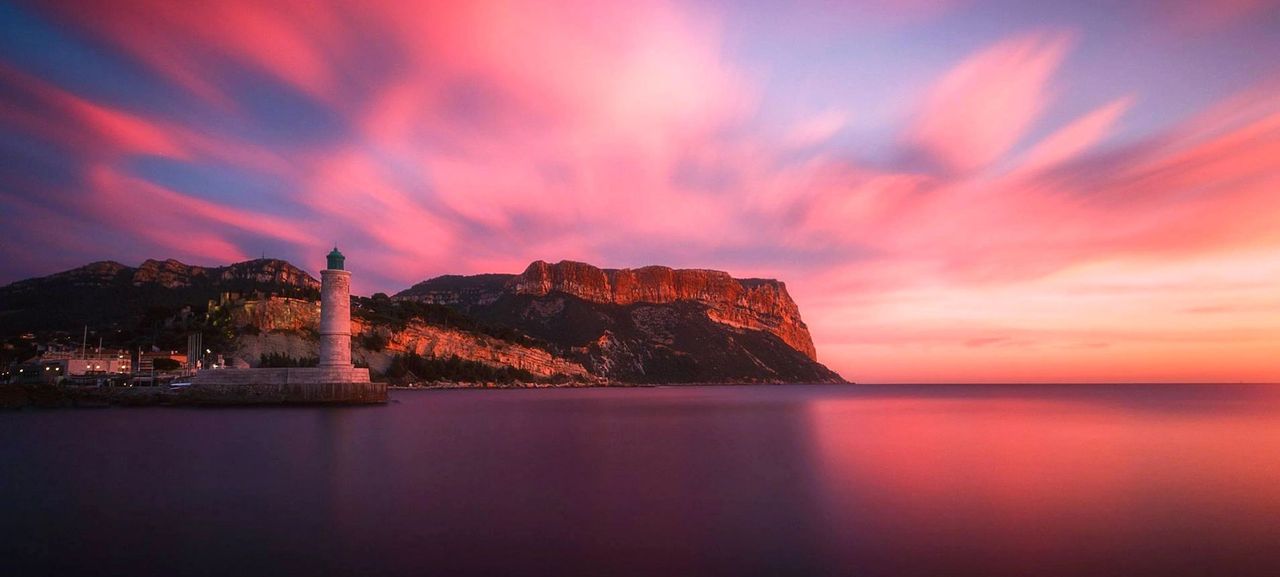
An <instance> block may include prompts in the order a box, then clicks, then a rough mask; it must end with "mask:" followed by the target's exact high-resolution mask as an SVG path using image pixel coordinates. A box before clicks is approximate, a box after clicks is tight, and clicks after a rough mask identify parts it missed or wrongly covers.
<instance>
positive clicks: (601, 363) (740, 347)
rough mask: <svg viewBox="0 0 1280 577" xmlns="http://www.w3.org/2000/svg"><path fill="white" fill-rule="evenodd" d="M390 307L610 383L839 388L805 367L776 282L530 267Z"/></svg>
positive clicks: (421, 286) (410, 296)
mask: <svg viewBox="0 0 1280 577" xmlns="http://www.w3.org/2000/svg"><path fill="white" fill-rule="evenodd" d="M396 298H397V299H400V300H405V301H414V302H423V303H433V304H438V305H446V306H449V307H452V308H455V309H457V310H459V311H461V312H463V313H465V314H466V315H468V316H470V317H472V318H475V319H476V320H478V321H480V322H483V323H487V324H490V325H494V326H502V327H510V328H513V329H515V330H518V331H520V332H521V333H523V334H527V335H530V336H531V337H534V338H537V339H541V340H544V341H547V342H550V343H552V344H554V345H556V346H557V347H559V351H560V352H561V353H562V354H563V355H565V356H566V357H567V358H570V359H573V360H575V361H578V362H580V363H582V364H583V365H584V366H586V367H587V368H588V369H590V370H591V372H592V373H593V374H596V375H600V376H604V377H606V378H610V379H615V380H624V381H640V382H696V381H703V382H725V381H732V382H838V381H841V380H842V379H841V378H840V376H839V375H837V374H835V373H834V372H832V371H830V370H828V369H827V368H826V367H824V366H822V365H821V364H819V363H818V362H817V360H816V359H817V352H816V351H815V349H814V346H813V340H812V338H811V337H810V336H809V330H808V327H807V326H806V325H805V324H804V321H803V320H801V318H800V310H799V307H798V306H797V305H796V303H795V301H793V300H792V299H791V296H790V295H789V294H788V293H787V289H786V285H784V284H783V283H782V282H779V281H776V280H767V279H735V278H733V277H731V276H730V275H729V274H728V273H725V272H721V271H714V270H700V269H691V270H679V269H672V268H668V267H663V266H648V267H643V268H638V269H601V268H597V267H594V266H592V265H589V264H584V263H579V262H572V261H562V262H559V263H555V264H550V263H546V262H543V261H536V262H534V263H532V264H530V265H529V266H528V267H527V268H526V269H525V271H524V272H523V273H521V274H519V275H492V274H491V275H479V276H475V277H459V276H448V277H439V278H436V279H431V280H428V281H425V282H422V283H418V284H417V285H415V286H413V287H412V288H410V289H408V290H405V291H403V292H401V293H399V294H397V295H396Z"/></svg>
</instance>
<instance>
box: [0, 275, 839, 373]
mask: <svg viewBox="0 0 1280 577" xmlns="http://www.w3.org/2000/svg"><path fill="white" fill-rule="evenodd" d="M318 287H319V282H318V281H317V280H316V279H315V278H313V277H312V276H310V275H309V274H307V273H306V272H304V271H302V270H301V269H298V268H296V267H294V266H293V265H291V264H289V263H287V262H285V261H281V260H273V259H260V260H253V261H246V262H242V263H236V264H232V265H228V266H222V267H200V266H193V265H187V264H184V263H181V262H178V261H176V260H147V261H145V262H143V263H142V264H141V265H140V266H138V267H136V268H135V267H128V266H125V265H122V264H120V263H116V262H110V261H104V262H97V263H92V264H90V265H87V266H84V267H80V268H77V269H73V270H69V271H66V272H62V273H58V274H55V275H50V276H47V277H42V278H37V279H29V280H25V281H21V282H17V283H13V284H11V285H9V286H6V287H0V337H4V338H5V339H6V340H5V343H6V344H7V345H9V346H11V348H12V350H11V351H10V352H9V353H4V354H6V355H7V356H3V355H0V356H3V358H0V360H4V359H8V360H20V359H25V358H29V357H30V356H32V355H34V354H35V353H36V350H35V343H37V342H61V343H64V344H65V343H69V342H72V341H73V340H74V339H72V338H71V337H72V336H78V335H79V334H80V331H81V330H83V327H84V326H85V325H89V328H90V336H91V337H92V336H97V337H99V338H102V339H103V340H104V343H105V345H106V346H119V347H123V348H126V349H128V350H136V349H145V348H150V347H157V348H160V349H181V348H183V347H185V346H186V340H187V335H189V334H191V333H200V334H202V335H203V337H204V343H205V346H206V348H210V349H211V350H214V351H215V352H216V353H220V354H223V355H224V357H226V358H225V360H227V361H228V362H230V363H232V364H234V365H237V366H243V365H245V364H250V365H252V364H257V363H259V361H262V360H265V361H267V362H268V363H271V364H277V363H296V362H299V361H300V360H305V359H308V358H314V357H315V356H316V353H317V342H316V328H317V326H318V322H319V304H318V297H319V291H318ZM352 322H353V331H354V332H353V335H352V344H353V348H354V350H353V358H354V359H356V360H357V361H359V362H362V363H365V364H367V365H368V366H369V368H370V369H372V371H373V372H374V374H375V375H376V374H385V375H387V376H388V377H389V378H406V379H408V378H411V377H409V376H408V375H409V374H410V373H412V374H413V375H416V376H418V377H420V378H423V379H425V380H432V379H444V380H457V381H464V382H475V381H499V380H501V381H510V380H521V381H527V380H541V381H547V382H557V383H564V382H587V383H590V382H615V383H699V382H702V383H710V382H810V383H814V382H842V381H843V379H841V377H840V375H838V374H836V373H835V372H833V371H831V370H829V369H827V368H826V367H825V366H823V365H822V364H820V363H818V362H817V360H816V359H817V353H816V351H815V350H814V346H813V341H812V339H811V338H810V336H809V331H808V328H807V327H806V326H805V323H804V321H803V320H802V319H801V317H800V310H799V307H798V306H797V305H796V303H795V301H794V300H792V298H791V296H790V295H789V294H788V293H787V289H786V285H784V284H783V283H782V282H779V281H776V280H769V279H736V278H733V277H732V276H730V275H729V274H728V273H725V272H720V271H713V270H700V269H693V270H678V269H672V268H668V267H661V266H649V267H643V268H638V269H600V268H597V267H594V266H591V265H588V264H584V263H578V262H569V261H563V262H559V263H555V264H550V263H546V262H542V261H537V262H534V263H532V264H530V265H529V266H528V267H527V268H526V269H525V271H524V272H523V273H521V274H518V275H515V274H484V275H476V276H456V275H451V276H444V277H438V278H434V279H431V280H428V281H424V282H421V283H418V284H417V285H414V286H413V287H411V288H409V289H407V290H405V291H402V292H401V293H399V294H397V295H396V296H395V297H394V298H388V297H386V295H382V294H377V295H374V296H373V297H370V298H366V297H358V296H357V297H352ZM28 333H34V334H33V335H28ZM69 335H70V336H69ZM264 355H265V356H266V358H265V359H264V358H263V357H264Z"/></svg>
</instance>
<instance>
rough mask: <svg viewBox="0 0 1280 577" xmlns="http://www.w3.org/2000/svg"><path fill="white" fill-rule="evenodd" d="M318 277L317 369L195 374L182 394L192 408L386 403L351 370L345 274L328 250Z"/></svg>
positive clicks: (382, 389)
mask: <svg viewBox="0 0 1280 577" xmlns="http://www.w3.org/2000/svg"><path fill="white" fill-rule="evenodd" d="M328 259H329V263H328V268H325V269H324V270H322V271H320V366H318V367H259V368H253V369H220V370H214V371H200V372H199V373H197V374H196V376H195V378H194V379H192V383H191V387H190V389H188V390H187V391H186V397H185V398H184V399H183V401H185V402H190V403H194V404H211V405H216V404H227V405H260V404H281V403H288V404H310V403H329V404H354V403H385V402H387V384H386V383H375V382H372V381H371V380H370V379H369V369H367V368H364V367H361V368H356V367H355V366H353V365H352V364H351V273H350V272H347V270H346V266H345V265H346V257H343V256H342V253H341V252H338V247H336V246H335V247H333V252H330V253H329V255H328Z"/></svg>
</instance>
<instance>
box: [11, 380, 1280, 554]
mask: <svg viewBox="0 0 1280 577" xmlns="http://www.w3.org/2000/svg"><path fill="white" fill-rule="evenodd" d="M392 398H393V400H394V402H393V403H392V404H391V405H389V406H385V407H362V408H332V409H312V408H288V409H230V410H216V409H166V408H144V409H122V408H113V409H101V410H79V411H46V412H39V411H26V412H7V413H0V573H3V574H5V575H40V574H51V575H54V574H56V575H67V574H74V573H92V574H100V575H111V574H119V575H131V576H137V575H178V574H182V575H198V574H209V575H238V574H263V573H268V572H277V573H280V574H362V575H426V574H433V575H525V574H528V575H539V574H540V575H784V574H785V575H922V576H926V575H927V576H934V575H1037V576H1042V575H1050V576H1052V575H1087V576H1096V575H1117V576H1120V575H1123V576H1133V575H1160V576H1176V575H1280V387H1270V388H1269V387H1265V386H1214V387H1209V386H1199V387H1197V386H910V387H903V386H893V387H867V386H839V387H832V386H792V387H706V388H684V389H680V388H663V389H612V390H605V389H586V390H540V391H524V390H513V391H403V392H393V394H392ZM15 569H16V570H15Z"/></svg>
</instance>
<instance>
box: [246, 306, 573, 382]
mask: <svg viewBox="0 0 1280 577" xmlns="http://www.w3.org/2000/svg"><path fill="white" fill-rule="evenodd" d="M356 305H357V306H356V309H355V314H354V315H353V317H352V320H351V340H352V343H354V348H355V351H354V355H353V357H352V358H353V359H354V360H356V361H361V362H364V363H366V364H368V365H369V368H370V369H371V370H372V371H373V372H375V373H383V372H386V370H387V369H388V367H389V366H390V365H391V362H392V359H393V357H395V356H396V355H403V354H408V353H412V354H416V355H419V356H422V357H427V358H436V359H448V358H451V357H457V358H459V359H462V360H466V361H472V362H476V363H481V364H484V365H487V366H490V367H493V368H503V367H510V368H513V369H518V370H521V371H527V372H529V373H530V374H532V375H535V376H538V377H557V376H559V377H567V378H575V379H582V380H590V377H591V375H590V373H589V372H588V371H587V370H586V368H585V367H583V366H582V365H581V364H579V363H575V362H573V361H569V360H567V359H564V358H561V357H558V356H556V355H555V354H554V353H552V352H550V351H547V350H545V349H541V348H537V347H533V346H528V345H524V344H521V343H515V342H510V341H506V340H503V339H499V338H495V337H492V336H489V335H485V334H482V333H477V332H474V331H466V330H461V329H458V328H453V327H448V326H438V325H432V324H428V323H426V322H423V321H421V320H409V321H407V322H404V323H385V322H377V321H376V320H372V319H370V318H368V317H367V315H366V314H364V313H365V311H364V310H362V305H363V306H365V307H367V306H368V304H367V303H365V302H362V301H361V300H360V299H357V302H356ZM226 307H227V311H226V312H227V316H228V318H229V319H230V321H231V324H232V326H234V327H235V328H236V329H237V332H238V333H240V337H239V338H238V339H237V349H236V351H235V352H234V353H233V355H232V356H233V357H235V359H236V360H238V361H241V362H242V363H243V364H246V365H256V364H257V362H258V360H259V358H260V357H261V356H262V355H264V354H266V355H271V354H276V355H281V356H285V357H290V358H295V359H302V358H308V357H315V356H316V355H317V352H318V345H317V342H316V340H315V337H314V335H315V333H316V331H317V329H318V327H319V325H320V308H319V303H317V302H315V301H309V300H301V299H291V298H281V297H272V298H267V299H250V300H244V301H236V302H234V303H230V304H228V305H226ZM249 327H253V328H252V329H249ZM374 342H376V343H377V344H378V346H377V347H376V350H375V349H371V348H369V347H368V346H366V345H364V344H363V343H374ZM228 361H229V362H231V359H228ZM238 364H239V363H238Z"/></svg>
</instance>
